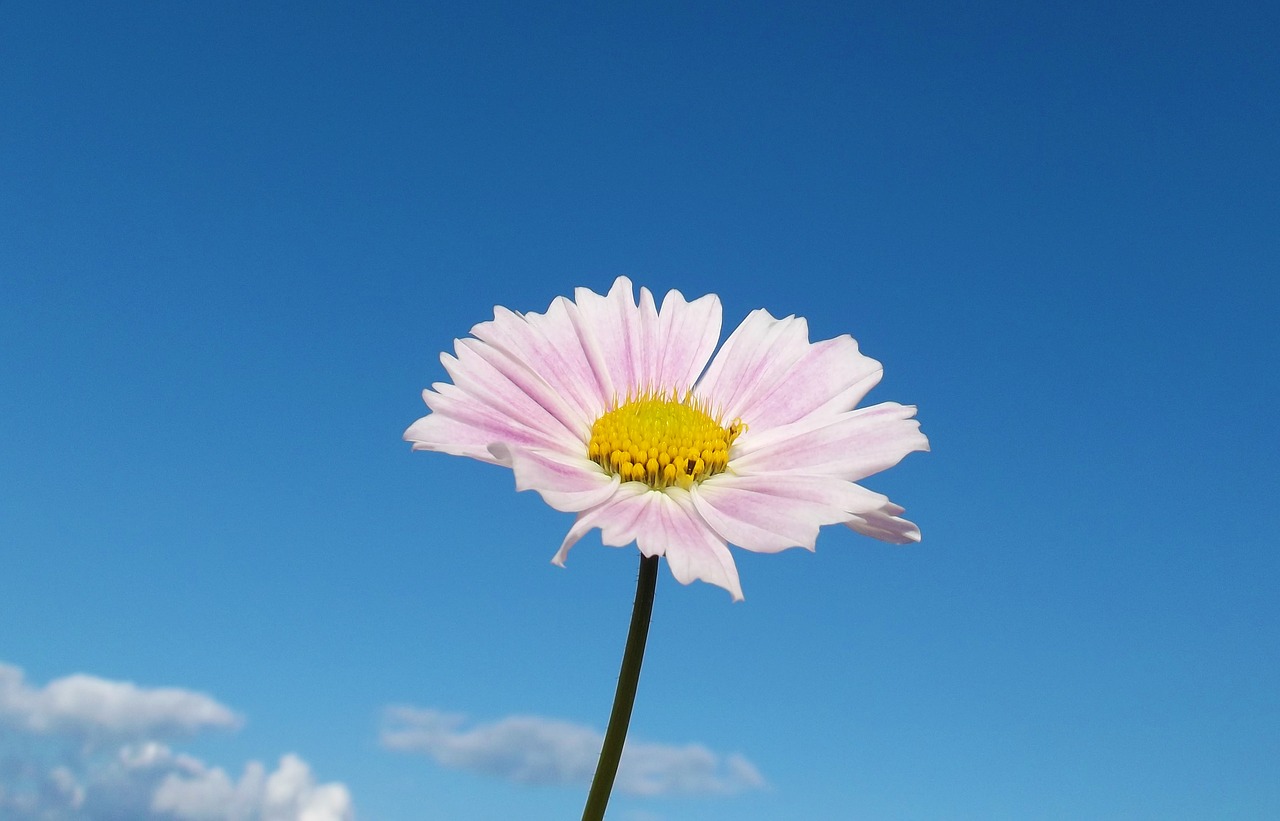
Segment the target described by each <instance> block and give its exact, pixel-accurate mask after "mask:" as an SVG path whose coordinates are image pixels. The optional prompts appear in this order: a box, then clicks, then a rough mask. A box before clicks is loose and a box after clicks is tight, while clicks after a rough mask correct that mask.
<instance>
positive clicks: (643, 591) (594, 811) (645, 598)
mask: <svg viewBox="0 0 1280 821" xmlns="http://www.w3.org/2000/svg"><path fill="white" fill-rule="evenodd" d="M657 583H658V557H657V556H644V555H641V556H640V578H639V579H637V580H636V603H635V607H634V609H633V610H632V611H631V629H630V630H629V631H628V632H627V647H626V649H625V650H623V651H622V671H621V672H619V673H618V691H617V692H616V693H614V694H613V712H612V713H610V714H609V729H607V730H605V733H604V746H603V747H602V748H601V749H600V763H599V764H597V765H596V776H595V778H593V779H592V780H591V792H590V793H588V794H587V807H586V809H584V810H583V811H582V821H602V819H603V818H604V809H605V807H607V806H608V805H609V793H610V792H612V791H613V779H614V776H616V775H617V774H618V761H619V759H621V758H622V745H623V743H625V742H626V740H627V725H628V724H630V723H631V707H632V705H633V704H635V701H636V686H637V685H638V684H639V683H640V663H641V662H642V661H644V642H645V639H647V638H648V637H649V617H650V615H652V613H653V591H654V588H655V587H657Z"/></svg>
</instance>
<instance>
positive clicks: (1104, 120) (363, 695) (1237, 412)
mask: <svg viewBox="0 0 1280 821" xmlns="http://www.w3.org/2000/svg"><path fill="white" fill-rule="evenodd" d="M1264 5H1265V4H1259V3H1254V4H1216V5H1214V6H1212V7H1210V6H1209V5H1208V4H1205V5H1203V6H1197V5H1191V4H1176V3H1175V4H1167V3H1166V4H1122V7H1120V8H1116V7H1115V4H1110V3H1086V4H1077V5H1074V6H1045V7H1042V8H1032V7H1029V6H1028V5H1027V4H1024V3H993V4H984V5H979V6H975V5H974V4H940V3H932V4H918V3H901V4H884V5H883V6H881V7H874V6H866V5H861V4H831V5H827V4H817V3H815V4H807V5H806V6H805V7H803V8H788V7H785V6H782V5H759V4H701V5H700V6H699V7H698V8H696V9H693V8H690V7H688V6H686V5H682V4H652V5H613V6H608V7H604V6H600V5H598V4H581V5H569V4H563V5H558V6H555V7H545V8H534V7H532V6H529V5H527V4H507V5H495V4H473V5H468V6H466V7H458V6H452V5H451V6H445V5H420V4H402V5H396V4H332V3H322V4H305V5H304V4H279V5H276V6H274V7H271V8H264V7H262V6H261V5H260V4H248V3H217V4H215V3H207V4H198V3H183V4H159V3H145V4H133V5H130V6H128V7H127V8H120V7H108V6H105V5H90V6H79V5H77V6H71V5H60V4H52V3H10V4H6V5H5V7H4V10H3V12H0V16H2V17H3V25H2V26H0V110H3V112H4V114H3V116H2V117H0V352H2V353H0V388H2V390H0V568H2V570H0V665H4V666H0V808H4V809H5V812H8V813H11V814H15V815H16V817H19V818H20V817H23V816H22V815H21V814H20V813H21V812H30V813H35V812H37V811H40V810H54V809H55V808H60V809H57V810H56V811H57V812H59V813H62V814H61V815H55V816H54V817H58V818H68V819H77V821H79V819H98V818H105V817H109V813H110V812H120V811H123V810H121V808H122V807H123V808H127V811H128V812H130V813H135V814H137V813H142V812H145V811H151V812H153V815H154V816H155V817H156V818H168V819H173V818H194V817H216V816H211V815H208V814H206V815H203V816H202V815H200V813H201V812H204V811H205V810H209V811H212V810H214V809H219V810H220V811H224V815H223V817H225V812H229V811H230V809H231V808H232V804H231V803H229V802H230V801H231V800H232V799H231V798H229V797H228V796H235V800H236V801H239V802H241V803H240V804H236V805H235V807H239V808H240V809H241V810H243V811H244V812H246V813H257V815H256V816H251V817H261V818H267V817H291V816H290V815H289V814H290V813H294V814H295V815H296V813H297V812H301V808H304V807H306V806H312V807H319V806H322V805H323V806H325V807H328V808H329V809H330V810H332V812H334V813H340V812H342V811H344V810H345V809H348V808H354V812H355V817H357V818H359V819H368V820H369V821H412V820H415V819H423V818H439V819H455V818H456V819H509V818H515V817H519V818H528V819H561V818H572V817H577V815H578V814H579V813H580V811H581V805H582V802H583V800H584V797H585V784H583V783H581V774H580V772H579V770H580V768H575V766H573V765H572V762H567V761H566V760H560V759H557V760H556V761H555V762H554V763H555V766H554V767H551V768H550V770H544V771H538V772H536V773H534V774H532V775H528V776H526V777H525V778H524V780H523V781H522V780H520V779H519V778H517V777H516V771H517V769H518V768H517V767H516V766H515V765H514V764H513V763H512V762H516V763H519V762H521V761H525V760H526V758H525V757H526V756H528V755H529V754H530V751H531V749H534V748H536V749H541V747H538V746H537V745H538V744H539V743H542V742H543V741H546V740H548V739H550V740H554V741H557V742H561V743H563V745H564V749H566V750H569V751H570V752H573V751H580V749H581V747H582V746H583V743H586V744H587V745H588V746H589V743H590V740H591V738H592V737H593V736H592V734H593V733H596V732H598V731H599V730H601V729H602V728H603V725H604V723H605V720H606V718H607V715H608V711H609V704H610V700H611V698H612V689H613V684H614V680H615V676H616V674H617V665H618V661H619V658H620V654H621V649H622V642H623V638H624V635H625V630H626V624H627V620H628V618H629V613H630V605H631V597H632V594H633V589H634V587H633V586H634V578H635V565H636V556H635V551H634V549H626V550H615V549H605V548H602V547H601V546H600V545H599V540H598V538H595V537H589V538H588V539H586V540H584V542H583V543H582V545H581V546H579V547H578V548H576V549H575V551H574V553H573V555H572V556H571V558H570V562H569V565H568V567H567V568H566V569H563V570H562V569H559V568H554V567H552V566H551V565H550V564H549V560H550V558H551V555H552V554H553V553H554V551H555V549H556V547H558V545H559V543H560V540H561V538H562V536H563V534H564V532H565V530H566V529H567V528H568V526H569V523H570V518H571V517H570V516H569V515H567V514H562V513H558V512H556V511H553V510H551V509H550V508H548V507H546V506H545V505H544V504H543V503H542V502H541V500H540V499H539V498H538V497H537V496H536V495H534V494H519V495H517V494H516V493H515V492H514V488H513V485H512V479H511V476H510V474H509V472H507V471H505V470H502V469H499V468H494V467H491V466H486V465H481V464H477V463H472V462H469V461H467V460H463V459H456V458H450V457H446V456H442V455H438V454H411V453H410V452H409V448H408V445H407V444H405V443H404V442H402V441H401V439H400V436H401V432H402V431H403V430H404V428H405V427H406V426H407V425H408V424H409V423H410V422H412V421H413V420H414V419H415V418H417V417H418V416H420V415H421V413H422V412H423V408H422V405H421V400H420V397H419V392H420V390H421V389H422V388H423V387H426V386H427V385H429V384H430V383H432V382H434V381H438V380H440V379H442V378H444V372H443V369H442V368H441V366H440V364H439V361H438V354H439V352H440V351H441V350H444V349H447V348H449V347H450V346H451V345H452V340H453V339H454V338H455V337H459V336H463V335H465V333H466V332H467V330H468V329H469V328H470V327H471V326H472V325H473V324H474V323H476V322H479V321H482V320H484V319H487V318H489V317H490V316H491V315H492V310H493V306H494V305H497V304H500V305H505V306H508V307H511V308H514V309H517V310H525V311H541V310H544V309H545V308H546V306H547V304H548V303H549V302H550V301H551V300H552V299H553V298H554V297H556V296H558V295H561V294H570V293H572V289H573V288H574V287H576V286H589V287H591V288H593V289H595V290H597V291H603V290H605V289H606V288H607V287H608V285H609V283H610V282H612V281H613V279H614V278H615V277H616V276H617V275H619V274H627V275H629V276H630V277H632V278H633V279H634V280H635V281H636V282H637V284H640V285H645V286H647V287H649V288H650V289H651V290H653V291H654V292H655V293H657V294H659V295H661V294H663V293H665V292H666V291H667V290H668V289H671V288H677V289H679V290H681V291H682V292H683V293H684V294H685V295H686V296H689V297H695V296H699V295H701V294H704V293H716V294H719V295H720V297H721V299H722V301H723V303H724V306H725V324H726V333H727V331H728V330H729V329H731V328H732V327H733V326H735V325H736V324H737V322H738V321H740V320H741V319H742V317H744V316H745V315H746V314H747V312H749V311H750V310H752V309H754V308H757V307H764V308H768V309H769V310H770V311H771V312H773V313H774V314H775V315H786V314H791V313H795V314H798V315H801V316H805V317H807V318H808V320H809V323H810V328H811V331H812V334H813V336H814V338H828V337H832V336H836V335H839V334H842V333H852V334H853V335H854V336H855V337H856V338H857V339H858V341H859V343H860V344H861V346H862V349H863V350H864V351H865V352H866V353H868V354H869V355H871V356H873V357H875V358H877V359H879V360H881V361H882V362H883V363H884V365H885V378H884V380H883V382H882V383H881V385H880V387H879V388H877V389H876V390H875V391H874V392H873V393H872V395H871V400H872V401H886V400H893V401H901V402H907V403H913V404H916V405H918V406H919V408H920V410H919V417H920V419H921V421H922V423H923V429H924V431H925V432H926V433H927V434H928V435H929V437H930V439H931V442H932V445H933V452H932V453H929V454H915V455H912V456H911V457H909V458H908V459H907V460H906V461H905V462H904V463H903V464H902V465H900V466H898V467H897V468H895V469H893V470H892V471H890V472H888V473H886V474H883V475H881V476H877V477H875V478H873V479H871V480H869V481H868V482H866V484H867V485H868V486H870V487H871V488H873V489H875V490H878V491H882V492H885V493H887V494H888V495H889V496H890V497H891V498H893V499H894V500H895V501H897V502H900V503H902V504H903V505H905V506H906V507H907V511H908V516H909V517H910V518H911V519H912V520H913V521H916V522H917V523H919V524H920V526H921V529H922V531H923V534H924V541H923V542H922V543H921V544H919V545H916V546H912V547H907V548H897V547H892V546H888V545H883V544H879V543H876V542H873V541H871V540H869V539H866V538H864V537H860V536H857V535H855V534H853V533H851V532H848V531H846V530H845V529H843V528H831V529H830V530H829V532H826V531H824V533H823V535H822V536H821V537H820V538H819V542H818V549H817V552H816V554H809V553H806V552H804V551H791V552H787V553H784V554H781V555H774V556H757V555H751V554H747V553H745V552H743V551H738V552H737V553H736V556H737V560H738V566H739V570H740V573H741V577H742V583H743V588H744V592H745V594H746V600H745V601H744V602H742V603H739V604H733V603H731V602H730V600H729V596H728V595H727V594H726V593H725V592H724V591H723V590H720V589H717V588H714V587H711V586H709V585H693V586H690V587H682V586H680V585H679V584H677V583H676V582H675V581H674V580H673V579H672V578H671V576H670V574H669V573H668V572H666V571H665V569H664V571H663V574H662V576H661V577H660V579H659V588H658V592H657V601H656V604H655V612H654V621H653V627H652V632H651V636H650V647H649V653H648V656H647V658H646V662H645V670H644V675H643V677H642V680H641V684H640V694H639V698H638V701H637V706H636V712H635V716H634V719H633V723H632V732H631V737H632V739H633V740H634V741H635V742H637V744H643V745H644V746H643V747H638V749H642V750H643V751H644V754H645V755H646V756H649V761H650V762H651V763H652V765H653V766H654V768H655V771H656V772H658V773H659V774H664V773H675V772H680V773H685V774H686V775H687V774H689V773H693V774H694V775H693V776H691V777H690V778H688V779H686V781H687V783H686V784H685V789H684V790H683V791H681V790H677V789H674V788H673V787H672V786H671V781H670V780H669V779H668V780H666V781H660V783H659V784H658V786H657V787H653V788H652V789H649V790H648V792H650V793H654V794H643V793H645V792H646V790H645V789H644V787H643V785H633V787H634V789H635V790H638V791H639V792H638V793H636V792H632V793H625V792H620V793H617V794H615V797H614V800H613V802H612V803H611V809H612V810H613V812H612V814H611V816H610V817H616V818H618V819H620V820H621V821H659V820H660V819H662V820H665V821H671V820H672V819H693V820H694V821H719V820H720V819H746V820H747V821H750V820H751V819H790V818H796V819H800V818H806V819H808V818H817V819H935V818H972V819H978V818H981V819H1000V818H1007V819H1026V818H1064V819H1065V818H1097V819H1119V818H1126V819H1128V818H1160V819H1198V818H1206V817H1215V818H1241V819H1253V818H1269V817H1276V816H1280V780H1277V779H1276V777H1275V776H1276V773H1277V771H1278V769H1280V661H1278V658H1280V656H1278V655H1277V652H1276V650H1277V647H1280V597H1278V596H1277V595H1276V591H1277V590H1278V589H1280V556H1278V555H1277V551H1276V536H1275V534H1276V532H1277V526H1278V525H1280V522H1277V518H1278V517H1277V512H1278V511H1280V506H1278V505H1277V502H1276V491H1277V489H1280V482H1277V476H1276V470H1275V467H1274V461H1275V455H1276V454H1277V452H1280V441H1278V439H1280V437H1277V434H1276V432H1275V428H1274V427H1273V426H1272V425H1270V413H1271V412H1273V411H1274V407H1275V403H1276V397H1277V396H1280V385H1278V384H1277V381H1278V380H1277V372H1278V371H1280V361H1278V360H1280V355H1278V352H1280V333H1277V325H1276V321H1275V317H1276V315H1277V308H1278V307H1280V300H1278V299H1277V297H1278V296H1280V286H1277V277H1278V276H1280V230H1278V227H1280V194H1278V192H1280V161H1278V160H1277V152H1276V146H1277V145H1280V115H1278V114H1277V110H1276V106H1275V100H1276V99H1280V60H1278V58H1277V52H1276V50H1275V48H1274V45H1275V44H1274V40H1275V32H1276V31H1277V24H1280V18H1278V17H1277V14H1276V12H1275V11H1274V10H1273V9H1270V10H1269V9H1267V8H1264ZM74 676H79V677H74ZM130 682H131V683H133V685H135V686H134V687H132V688H131V687H129V686H126V683H130ZM156 688H169V689H167V690H163V691H157V689H156ZM451 717H452V718H451ZM531 738H532V739H534V741H530V739H531ZM584 738H585V739H586V742H582V739H584ZM575 739H576V740H575ZM539 740H541V741H539ZM531 745H532V747H531ZM566 755H568V753H566ZM284 756H291V757H290V758H285V759H283V761H282V757H284ZM255 762H256V763H255ZM271 779H274V780H273V781H271V783H272V784H274V785H275V787H277V788H278V789H277V790H276V794H277V795H282V796H284V797H283V798H281V799H280V801H282V802H284V803H278V804H277V805H272V806H268V805H269V804H270V802H269V801H268V799H267V798H265V797H264V796H266V795H267V793H268V792H269V791H268V790H266V788H265V787H264V786H263V785H264V784H266V783H267V782H268V780H271ZM166 785H167V786H166ZM650 786H652V785H650ZM184 787H185V788H187V791H186V792H183V788H184ZM197 788H203V789H204V792H203V793H201V794H202V795H204V797H205V798H204V800H205V803H204V804H200V803H199V801H197V800H196V798H194V797H192V796H193V795H195V793H196V792H198V791H199V790H198V789H197ZM76 790H79V791H80V792H79V793H77V792H76ZM219 790H221V792H219ZM182 796H186V800H187V803H185V804H184V803H182V802H181V801H180V800H179V798H181V797H182ZM211 796H212V797H211ZM5 802H8V803H7V804H6V803H5ZM23 802H25V804H24V803H23ZM42 802H43V803H42ZM308 802H310V803H308ZM20 805H21V806H25V807H26V809H25V810H22V809H20ZM76 806H78V809H73V807H76ZM148 808H150V810H148ZM166 813H167V814H166ZM271 813H276V815H275V816H271Z"/></svg>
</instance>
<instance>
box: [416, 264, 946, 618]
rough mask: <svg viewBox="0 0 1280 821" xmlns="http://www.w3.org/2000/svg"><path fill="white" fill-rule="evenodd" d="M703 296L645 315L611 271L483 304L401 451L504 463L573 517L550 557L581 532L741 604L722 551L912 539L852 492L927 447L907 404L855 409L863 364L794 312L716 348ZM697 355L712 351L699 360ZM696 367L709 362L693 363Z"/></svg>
mask: <svg viewBox="0 0 1280 821" xmlns="http://www.w3.org/2000/svg"><path fill="white" fill-rule="evenodd" d="M720 324H721V310H720V300H719V298H718V297H716V296H715V295H714V294H709V295H707V296H704V297H701V298H699V299H695V300H693V301H692V302H688V301H686V300H685V298H684V297H683V296H682V295H681V294H680V292H679V291H671V292H669V293H668V294H667V295H666V297H665V298H664V299H663V301H662V307H661V309H660V310H659V309H658V308H657V306H656V305H655V303H654V298H653V295H652V294H651V293H650V292H649V290H648V289H647V288H641V289H640V302H639V304H637V303H636V301H635V297H634V292H633V290H632V285H631V281H630V280H629V279H627V278H626V277H619V278H618V279H617V280H616V281H615V282H614V283H613V287H612V288H610V289H609V293H608V295H606V296H601V295H599V294H596V293H594V292H592V291H590V290H588V289H586V288H579V289H577V291H576V292H575V294H574V299H573V300H572V301H571V300H569V299H566V298H565V297H559V298H557V299H556V300H555V301H554V302H552V303H551V306H550V307H549V308H548V309H547V312H546V313H545V314H538V313H529V314H520V313H516V312H514V311H510V310H508V309H506V308H502V307H498V308H495V309H494V317H493V320H492V321H490V322H482V323H480V324H479V325H476V326H475V327H474V328H472V329H471V337H470V338H467V339H459V340H457V341H456V344H455V348H454V350H455V354H454V355H452V356H451V355H449V354H447V353H446V354H442V355H441V361H442V362H443V363H444V367H445V370H446V371H447V372H448V374H449V376H450V377H451V378H452V379H453V382H452V383H448V382H438V383H436V384H434V385H433V386H432V387H431V389H429V390H425V391H423V394H422V395H423V399H424V400H425V401H426V403H427V407H428V408H430V410H431V413H430V414H428V415H427V416H424V417H422V418H421V419H419V420H418V421H416V422H414V423H413V424H412V425H410V426H409V429H408V430H406V431H405V433H404V438H405V439H406V440H408V441H410V442H412V443H413V449H414V450H433V451H440V452H442V453H450V454H454V455H456V456H469V457H471V458H472V459H479V460H481V461H483V462H490V463H493V464H498V465H504V466H506V467H509V468H511V469H512V471H513V472H514V473H515V480H516V489H517V490H535V491H537V492H538V493H539V494H541V496H542V498H543V500H545V501H546V503H547V504H549V505H550V506H551V507H553V508H555V509H556V510H562V511H566V512H569V513H575V514H577V519H576V521H575V522H574V523H573V526H572V527H570V528H569V533H568V535H566V536H565V539H564V543H563V544H561V545H560V549H559V551H557V552H556V554H555V557H554V558H553V559H552V561H553V562H554V563H555V564H558V565H562V564H563V563H564V560H565V557H566V555H567V554H568V552H569V549H570V548H571V547H572V546H573V545H574V544H575V543H576V542H577V541H578V540H579V539H581V538H582V537H583V536H584V535H585V534H586V533H588V532H589V531H591V530H592V529H594V528H599V530H600V534H601V541H602V542H603V543H604V544H606V545H612V546H616V547H624V546H626V545H629V544H631V543H632V542H635V543H636V545H637V546H638V547H639V549H640V552H641V553H643V554H644V555H645V556H657V555H665V556H666V557H667V563H668V564H669V565H670V566H671V572H672V575H674V576H675V577H676V579H677V580H678V581H679V582H681V583H682V584H688V583H690V582H691V581H693V580H694V579H701V580H702V581H706V582H710V583H711V584H715V585H719V586H720V587H723V588H725V589H726V590H728V591H729V592H730V593H731V594H732V595H733V598H734V599H735V600H741V599H742V587H741V585H740V584H739V581H738V571H737V568H736V567H735V566H734V562H733V556H732V555H731V554H730V552H729V549H728V545H729V544H730V543H732V544H736V545H738V546H739V547H742V548H745V549H747V550H752V551H756V552H760V553H774V552H778V551H781V550H784V549H786V548H789V547H805V548H808V549H809V550H813V549H814V543H815V541H816V539H817V536H818V529H819V528H820V527H821V526H822V525H830V524H837V523H844V524H846V525H848V526H849V527H850V528H852V529H853V530H856V531H857V532H859V533H863V534H865V535H867V536H871V537H873V538H876V539H879V540H881V541H885V542H893V543H895V544H905V543H908V542H914V541H919V540H920V531H919V530H918V529H917V528H916V526H915V525H913V524H912V523H910V522H908V521H906V520H905V519H902V518H900V517H899V514H901V513H902V512H903V508H901V507H899V506H898V505H895V504H894V503H893V502H890V501H889V499H888V498H886V497H885V496H882V495H881V494H879V493H875V492H873V491H870V490H867V489H866V488H864V487H862V486H861V485H858V484H855V482H857V481H859V480H861V479H864V478H866V477H867V476H870V475H872V474H874V473H878V472H880V471H882V470H885V469H886V468H889V467H892V466H893V465H895V464H897V463H898V462H899V461H900V460H901V459H902V458H903V457H904V456H906V455H907V454H908V453H910V452H912V451H916V450H928V449H929V442H928V440H927V439H926V438H925V436H924V434H922V433H921V432H920V424H919V422H917V421H916V420H915V419H913V417H914V416H915V407H913V406H910V405H900V404H898V403H896V402H882V403H881V404H878V405H872V406H869V407H865V408H857V409H856V410H855V406H856V405H857V403H858V402H859V401H861V400H862V398H863V397H864V396H866V394H867V392H868V391H869V390H871V388H873V387H874V386H875V385H876V383H878V382H879V381H880V375H881V373H882V370H883V369H882V367H881V365H880V363H879V362H877V361H875V360H874V359H870V358H868V357H866V356H863V355H862V354H861V353H859V351H858V345H857V343H856V342H854V340H853V338H852V337H850V336H848V335H845V336H839V337H836V338H835V339H827V340H823V341H820V342H810V341H809V330H808V325H807V323H806V322H805V320H804V319H803V318H799V317H795V316H789V317H786V318H785V319H775V318H774V317H773V316H771V315H770V314H769V312H768V311H765V310H763V309H761V310H756V311H753V312H752V313H751V314H750V315H749V316H747V318H746V319H745V320H743V322H742V324H741V325H739V326H738V328H737V330H735V331H734V332H733V333H732V334H730V335H729V338H728V339H727V340H725V342H724V345H722V346H721V347H720V349H719V351H716V343H717V342H718V341H719V338H720ZM713 352H715V356H714V357H712V353H713ZM708 360H710V364H708Z"/></svg>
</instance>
